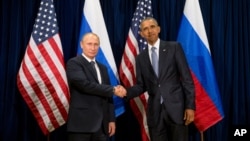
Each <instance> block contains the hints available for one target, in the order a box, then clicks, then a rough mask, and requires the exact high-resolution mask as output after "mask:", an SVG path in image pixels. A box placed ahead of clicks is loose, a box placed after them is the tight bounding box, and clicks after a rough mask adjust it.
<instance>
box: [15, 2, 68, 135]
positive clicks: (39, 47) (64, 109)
mask: <svg viewBox="0 0 250 141" xmlns="http://www.w3.org/2000/svg"><path fill="white" fill-rule="evenodd" d="M17 86H18V89H19V91H20V93H21V95H22V97H23V98H24V100H25V102H26V103H27V105H28V107H29V108H30V110H31V111H32V113H33V115H34V116H35V118H36V120H37V122H38V124H39V126H40V128H41V130H42V132H43V133H44V134H45V135H47V134H49V133H50V132H52V131H54V130H55V129H56V128H58V127H60V126H61V125H63V124H64V123H65V122H66V120H67V115H68V107H69V89H68V83H67V78H66V73H65V64H64V58H63V52H62V45H61V41H60V37H59V34H58V26H57V20H56V13H55V8H54V5H53V1H52V0H42V1H41V4H40V8H39V12H38V14H37V18H36V21H35V24H34V27H33V32H32V34H31V37H30V41H29V43H28V45H27V48H26V52H25V55H24V58H23V60H22V63H21V66H20V69H19V72H18V74H17Z"/></svg>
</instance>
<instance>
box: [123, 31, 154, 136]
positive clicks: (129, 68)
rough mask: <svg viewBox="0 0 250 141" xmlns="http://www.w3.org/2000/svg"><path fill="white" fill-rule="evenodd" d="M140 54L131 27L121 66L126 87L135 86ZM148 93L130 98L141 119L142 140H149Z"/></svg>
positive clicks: (135, 111) (133, 108)
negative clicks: (136, 58) (136, 62)
mask: <svg viewBox="0 0 250 141" xmlns="http://www.w3.org/2000/svg"><path fill="white" fill-rule="evenodd" d="M138 54H139V47H138V42H137V40H136V38H135V37H134V35H133V33H132V31H131V28H130V29H129V33H128V38H127V41H126V45H125V49H124V53H123V56H122V60H121V66H120V68H119V73H120V80H121V81H122V82H123V85H124V86H126V87H130V86H133V85H134V84H135V82H136V80H135V79H136V71H135V67H136V66H135V57H136V56H137V55H138ZM147 99H148V94H147V93H144V94H142V95H140V96H139V97H136V98H133V99H132V100H130V105H131V108H132V110H133V112H134V114H135V116H136V118H137V120H138V121H139V124H140V127H141V134H142V141H149V140H150V137H149V132H148V126H147V120H146V108H147Z"/></svg>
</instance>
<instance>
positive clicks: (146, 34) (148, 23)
mask: <svg viewBox="0 0 250 141" xmlns="http://www.w3.org/2000/svg"><path fill="white" fill-rule="evenodd" d="M159 33H160V27H159V26H158V25H157V23H156V22H155V21H154V20H145V21H143V22H142V23H141V31H140V34H141V36H142V37H143V38H145V39H146V40H147V41H148V43H149V44H151V45H153V44H154V43H155V42H156V41H157V39H158V37H159Z"/></svg>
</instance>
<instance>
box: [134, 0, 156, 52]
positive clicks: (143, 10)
mask: <svg viewBox="0 0 250 141" xmlns="http://www.w3.org/2000/svg"><path fill="white" fill-rule="evenodd" d="M146 17H153V12H152V7H151V0H140V1H138V4H137V8H136V10H135V13H134V16H133V19H132V24H131V25H132V26H131V29H132V32H133V34H134V36H135V38H136V40H137V41H138V46H139V51H140V52H141V51H142V50H144V49H145V48H147V42H146V41H145V39H143V38H142V37H141V35H140V34H139V31H140V28H139V26H140V23H141V21H142V20H143V19H145V18H146Z"/></svg>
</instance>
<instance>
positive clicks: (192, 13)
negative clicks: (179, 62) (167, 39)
mask: <svg viewBox="0 0 250 141" xmlns="http://www.w3.org/2000/svg"><path fill="white" fill-rule="evenodd" d="M177 41H179V42H180V43H181V45H182V47H183V50H184V52H185V55H186V57H187V61H188V64H189V67H190V70H191V73H192V77H193V80H194V84H195V94H196V101H195V102H196V111H195V120H194V124H195V125H196V127H197V129H198V130H199V131H201V132H202V131H205V130H207V129H208V128H209V127H211V126H213V125H214V124H216V123H217V122H219V121H220V120H222V119H223V117H224V112H223V108H222V104H221V99H220V92H219V89H218V85H217V81H216V78H215V73H214V68H213V62H212V58H211V53H210V49H209V44H208V40H207V36H206V32H205V27H204V23H203V18H202V14H201V10H200V5H199V1H198V0H186V3H185V7H184V14H183V17H182V20H181V24H180V29H179V33H178V37H177Z"/></svg>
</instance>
